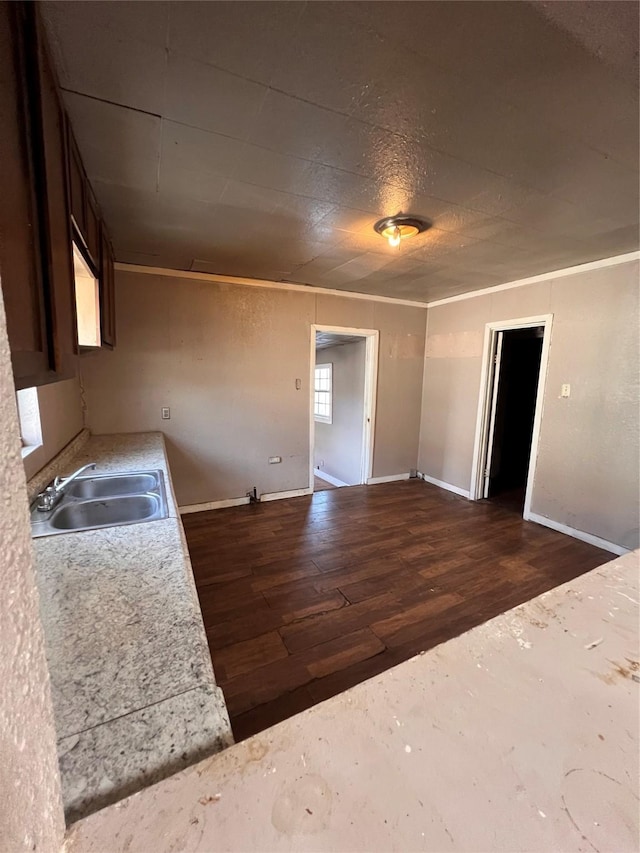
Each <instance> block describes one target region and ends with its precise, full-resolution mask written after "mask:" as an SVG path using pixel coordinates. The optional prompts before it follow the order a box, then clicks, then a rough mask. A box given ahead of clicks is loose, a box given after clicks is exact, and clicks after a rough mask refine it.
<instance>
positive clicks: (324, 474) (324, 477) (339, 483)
mask: <svg viewBox="0 0 640 853" xmlns="http://www.w3.org/2000/svg"><path fill="white" fill-rule="evenodd" d="M313 474H314V476H315V477H320V479H321V480H324V481H325V482H327V483H331V485H332V486H335V487H336V488H338V489H339V488H340V487H341V486H348V485H349V483H343V482H342V480H339V479H338V478H337V477H332V476H331V474H327V472H326V471H321V470H320V469H319V468H314V469H313Z"/></svg>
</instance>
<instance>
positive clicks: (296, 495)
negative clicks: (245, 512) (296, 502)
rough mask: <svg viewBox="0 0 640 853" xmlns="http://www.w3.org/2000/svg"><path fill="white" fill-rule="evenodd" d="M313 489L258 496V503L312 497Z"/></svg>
mask: <svg viewBox="0 0 640 853" xmlns="http://www.w3.org/2000/svg"><path fill="white" fill-rule="evenodd" d="M312 494H313V489H291V491H289V492H270V493H268V494H266V495H260V502H261V503H265V502H266V501H281V500H285V499H286V498H301V497H302V496H303V495H312Z"/></svg>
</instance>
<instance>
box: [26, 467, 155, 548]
mask: <svg viewBox="0 0 640 853" xmlns="http://www.w3.org/2000/svg"><path fill="white" fill-rule="evenodd" d="M167 515H168V510H167V495H166V491H165V486H164V476H163V472H162V471H160V470H158V471H134V472H128V473H122V474H95V475H92V476H89V477H78V478H77V479H75V480H74V481H73V482H72V483H69V485H68V486H67V487H66V488H65V489H64V494H63V496H62V498H61V500H60V501H59V503H57V505H56V506H55V507H54V508H53V509H52V510H50V511H49V512H42V511H40V510H38V509H37V508H36V504H35V503H34V504H33V505H32V507H31V533H32V535H33V536H34V537H38V536H51V535H53V534H55V533H70V532H72V531H79V530H94V529H95V528H98V527H113V526H115V525H121V524H138V523H140V522H144V521H156V520H158V519H160V518H166V517H167Z"/></svg>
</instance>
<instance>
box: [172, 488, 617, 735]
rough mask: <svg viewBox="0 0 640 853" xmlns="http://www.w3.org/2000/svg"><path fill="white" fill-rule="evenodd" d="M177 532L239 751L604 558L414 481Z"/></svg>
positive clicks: (297, 501) (248, 512) (508, 512)
mask: <svg viewBox="0 0 640 853" xmlns="http://www.w3.org/2000/svg"><path fill="white" fill-rule="evenodd" d="M182 520H183V524H184V527H185V532H186V536H187V541H188V544H189V551H190V553H191V560H192V564H193V570H194V574H195V578H196V584H197V588H198V595H199V598H200V605H201V608H202V613H203V618H204V623H205V627H206V631H207V638H208V641H209V646H210V649H211V656H212V659H213V666H214V670H215V673H216V678H217V680H218V683H219V684H220V686H221V687H222V689H223V691H224V694H225V698H226V700H227V705H228V708H229V713H230V716H231V722H232V726H233V730H234V734H235V736H236V739H237V740H241V739H243V738H245V737H248V736H249V735H251V734H254V733H255V732H257V731H261V730H263V729H264V728H267V727H268V726H270V725H273V724H275V723H276V722H279V721H280V720H282V719H285V718H286V717H288V716H291V715H293V714H295V713H298V712H299V711H301V710H303V709H304V708H307V707H309V706H311V705H313V704H315V703H316V702H319V701H322V700H323V699H327V698H328V697H330V696H333V695H335V694H336V693H339V692H340V691H342V690H346V689H347V688H348V687H352V686H353V685H355V684H357V683H359V682H360V681H364V680H365V679H367V678H370V677H372V676H374V675H377V674H379V673H380V672H382V671H383V670H385V669H388V668H389V667H391V666H394V665H395V664H397V663H400V662H401V661H403V660H406V659H407V658H409V657H411V656H412V655H414V654H416V653H417V652H419V651H422V650H423V649H429V648H431V647H433V646H435V645H437V644H439V643H442V642H444V641H445V640H448V639H451V638H452V637H454V636H457V635H458V634H460V633H462V632H464V631H467V630H468V629H469V628H472V627H473V626H474V625H478V624H480V623H482V622H485V621H486V620H487V619H490V618H492V617H493V616H496V615H497V614H498V613H502V612H504V611H505V610H508V609H510V608H511V607H515V606H516V605H518V604H521V603H522V602H523V601H527V600H528V599H530V598H533V597H534V596H537V595H539V594H540V593H542V592H545V591H546V590H548V589H551V588H552V587H554V586H557V585H558V584H561V583H564V582H565V581H568V580H571V579H572V578H574V577H576V576H578V575H580V574H582V573H583V572H586V571H589V570H590V569H593V568H595V567H596V566H599V565H601V564H602V563H605V562H607V561H608V560H610V559H611V557H612V555H611V554H609V553H608V552H606V551H602V550H600V549H598V548H595V547H593V546H591V545H587V544H585V543H583V542H579V541H578V540H576V539H572V538H570V537H568V536H564V535H563V534H561V533H556V532H555V531H552V530H549V529H547V528H545V527H541V526H539V525H536V524H532V523H530V522H524V521H523V520H522V518H521V517H520V515H519V514H517V513H516V512H514V511H513V510H512V509H511V508H510V507H508V506H507V507H505V506H501V505H499V504H496V505H493V504H492V503H491V502H486V501H485V502H470V501H467V500H465V499H464V498H461V497H458V496H456V495H453V494H451V493H449V492H446V491H443V490H442V489H439V488H437V487H436V486H432V485H430V484H428V483H424V482H423V481H421V480H405V481H401V482H397V483H384V484H380V485H375V486H353V487H350V488H342V489H329V490H325V491H321V492H318V493H316V494H314V495H310V496H308V497H301V498H292V499H289V500H283V501H273V502H269V503H264V504H257V505H249V506H240V507H232V508H229V509H223V510H216V511H210V512H201V513H194V514H189V515H185V516H184V517H183V519H182Z"/></svg>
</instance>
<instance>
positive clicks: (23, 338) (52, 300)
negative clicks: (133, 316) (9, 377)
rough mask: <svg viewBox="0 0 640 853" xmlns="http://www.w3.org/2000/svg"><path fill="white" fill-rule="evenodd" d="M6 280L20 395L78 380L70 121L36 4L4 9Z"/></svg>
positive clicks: (2, 264) (0, 209) (0, 35)
mask: <svg viewBox="0 0 640 853" xmlns="http://www.w3.org/2000/svg"><path fill="white" fill-rule="evenodd" d="M0 69H1V72H2V79H1V81H0V90H1V93H0V104H1V107H0V108H1V110H2V114H1V116H0V125H1V130H0V160H1V163H2V165H1V168H2V170H3V175H2V182H1V183H2V193H1V194H0V229H1V231H0V275H1V277H2V292H3V297H4V302H5V309H6V314H7V331H8V335H9V344H10V347H11V357H12V362H13V369H14V379H15V384H16V388H25V387H29V386H31V385H42V384H44V383H46V382H53V381H56V380H59V379H66V378H68V377H70V376H73V375H75V372H76V358H75V357H76V354H77V350H78V348H77V332H76V314H75V292H74V279H73V264H72V248H71V225H70V216H69V198H68V191H67V149H66V130H65V115H64V110H63V108H62V104H61V101H60V97H59V93H58V88H57V85H56V79H55V74H54V72H53V66H52V64H51V61H50V57H49V54H48V51H47V46H46V42H45V40H44V35H43V32H42V30H41V28H40V25H39V20H38V11H37V7H36V4H35V3H19V2H16V3H7V2H1V3H0Z"/></svg>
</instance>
